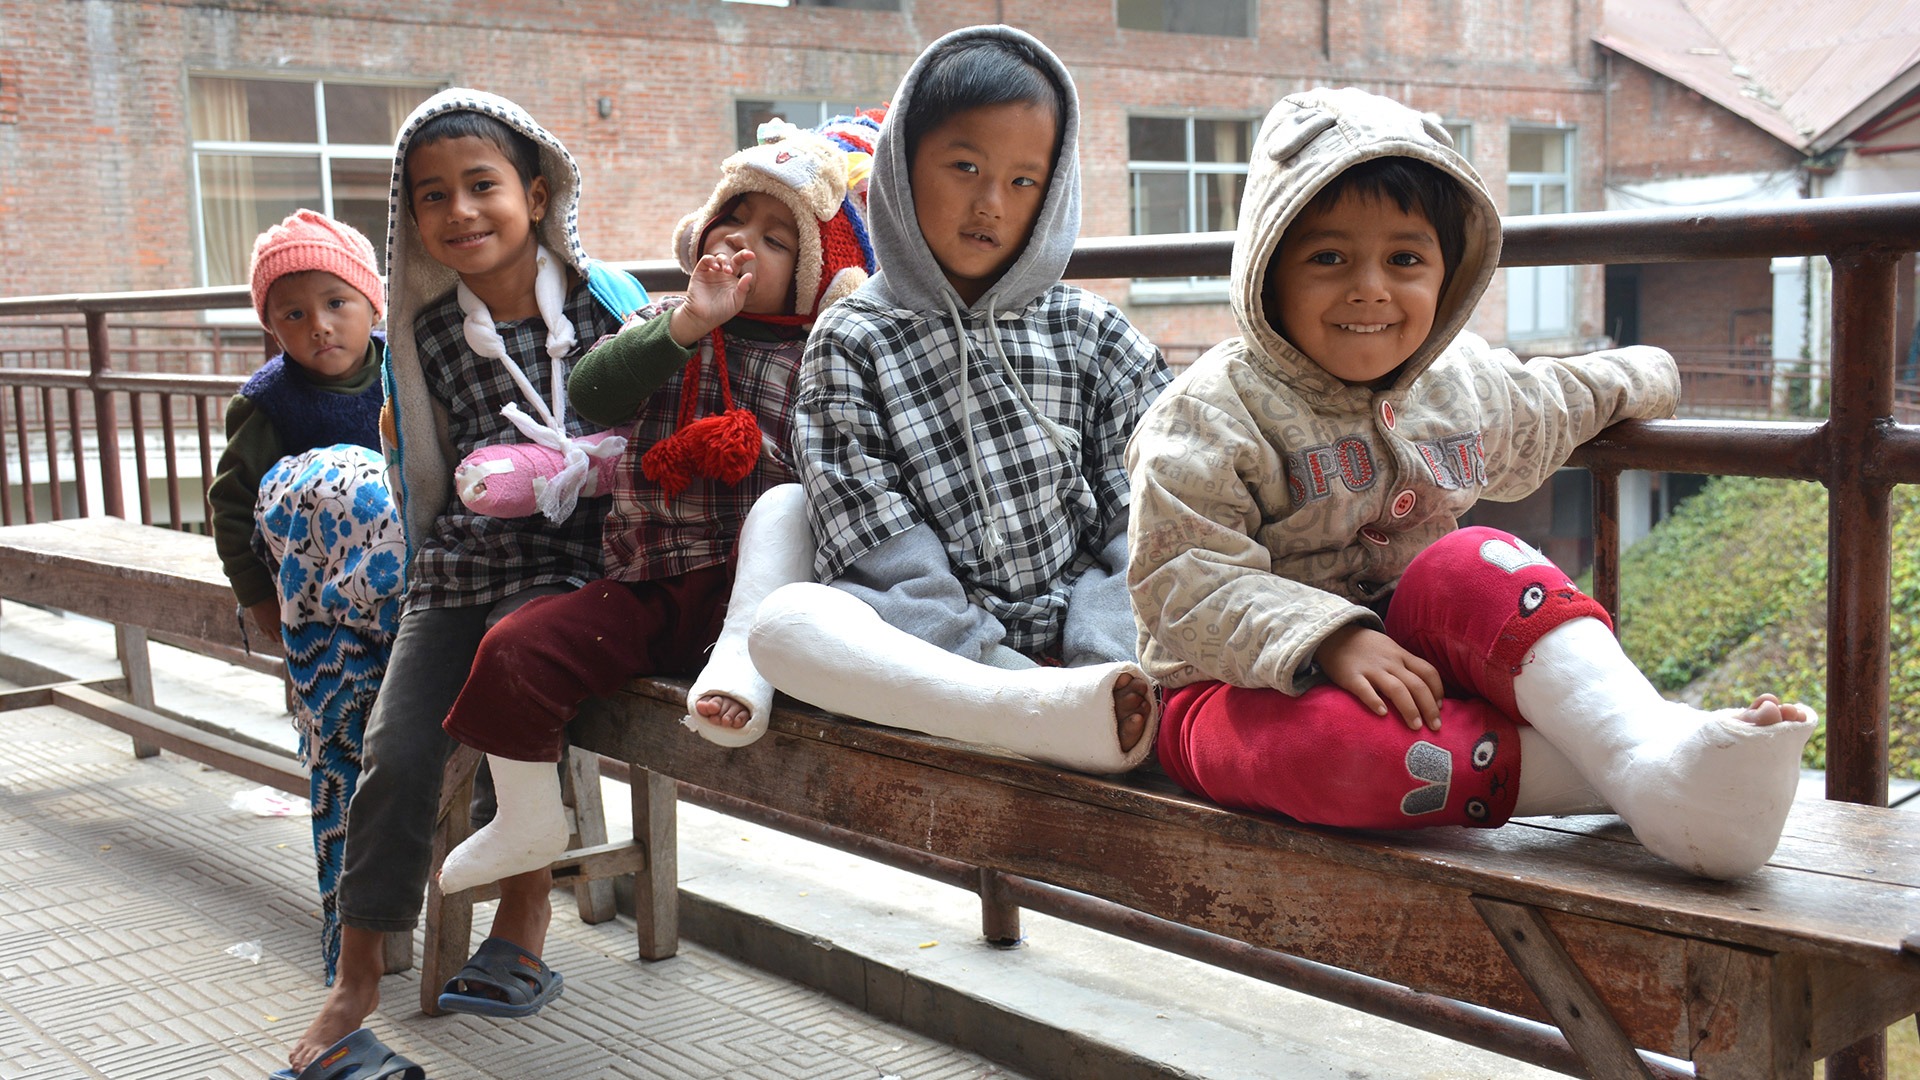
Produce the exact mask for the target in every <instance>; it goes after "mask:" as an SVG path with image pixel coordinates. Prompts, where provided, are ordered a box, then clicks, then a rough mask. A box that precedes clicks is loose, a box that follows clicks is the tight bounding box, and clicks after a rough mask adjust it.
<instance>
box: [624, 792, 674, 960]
mask: <svg viewBox="0 0 1920 1080" xmlns="http://www.w3.org/2000/svg"><path fill="white" fill-rule="evenodd" d="M630 783H631V784H632V792H633V839H634V842H635V843H638V844H641V845H643V846H644V847H645V848H646V856H647V864H646V867H645V869H644V870H643V871H642V872H640V873H638V874H635V875H634V876H633V921H634V929H635V934H636V936H637V937H638V938H639V945H640V959H642V960H665V959H666V958H667V957H669V956H672V955H673V954H675V953H677V952H679V951H680V852H679V847H678V843H679V840H678V837H677V831H678V827H677V823H678V814H679V804H678V803H677V802H676V799H677V797H678V796H677V792H676V790H675V784H674V782H673V778H672V777H670V776H662V775H660V774H659V773H656V772H653V771H651V770H648V769H643V768H641V767H640V766H639V765H634V766H633V773H632V777H631V779H630Z"/></svg>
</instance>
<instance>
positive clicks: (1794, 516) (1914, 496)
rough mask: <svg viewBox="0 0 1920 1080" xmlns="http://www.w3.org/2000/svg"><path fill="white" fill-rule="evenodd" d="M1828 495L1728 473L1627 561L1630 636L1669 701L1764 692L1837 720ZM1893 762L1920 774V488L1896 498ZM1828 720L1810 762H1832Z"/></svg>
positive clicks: (1728, 701)
mask: <svg viewBox="0 0 1920 1080" xmlns="http://www.w3.org/2000/svg"><path fill="white" fill-rule="evenodd" d="M1826 541H1827V498H1826V490H1825V489H1824V488H1822V487H1820V486H1819V485H1818V484H1810V483H1804V482H1799V481H1791V480H1762V479H1756V478H1752V477H1720V478H1717V479H1715V480H1713V481H1711V482H1710V483H1708V484H1707V486H1706V487H1705V488H1704V489H1703V490H1702V491H1701V493H1700V494H1699V495H1697V496H1695V497H1694V498H1692V499H1689V500H1687V501H1686V502H1685V503H1683V504H1682V505H1681V506H1680V507H1679V508H1678V509H1677V510H1676V511H1675V512H1674V513H1673V514H1672V515H1671V516H1670V517H1668V518H1667V519H1666V520H1665V521H1663V522H1661V523H1660V524H1659V526H1657V527H1656V528H1655V529H1654V530H1653V532H1652V533H1651V534H1649V535H1648V536H1647V538H1646V539H1644V540H1642V541H1641V542H1640V543H1638V544H1635V545H1634V546H1633V548H1632V549H1630V550H1629V551H1628V552H1627V553H1626V555H1625V556H1624V557H1623V558H1622V560H1621V598H1620V599H1621V603H1620V606H1621V618H1620V637H1621V644H1622V645H1623V646H1624V647H1625V648H1626V651H1627V655H1628V656H1630V657H1632V658H1633V660H1634V662H1635V663H1636V664H1638V665H1639V666H1640V669H1641V670H1642V671H1645V672H1646V673H1647V675H1648V677H1649V678H1651V679H1652V680H1653V682H1654V685H1656V686H1658V687H1659V688H1660V689H1661V690H1662V691H1663V692H1665V693H1666V694H1667V695H1668V696H1670V697H1679V698H1684V699H1686V700H1690V701H1696V702H1698V703H1699V704H1700V705H1702V706H1703V707H1706V708H1727V707H1732V706H1737V705H1745V704H1747V703H1748V702H1750V701H1752V700H1753V698H1754V697H1755V695H1757V694H1760V693H1763V692H1771V693H1774V694H1778V695H1779V696H1780V698H1781V699H1782V700H1784V701H1801V702H1805V703H1806V704H1807V705H1809V706H1811V707H1813V708H1814V709H1816V710H1819V711H1820V713H1821V715H1822V716H1823V717H1824V716H1825V714H1826V704H1827V702H1826V695H1827V655H1826V652H1827V640H1826V639H1827V624H1826V606H1827V587H1826V577H1827V559H1826V549H1827V543H1826ZM1892 578H1893V582H1892V584H1893V588H1892V624H1891V641H1890V644H1891V648H1890V654H1891V663H1890V678H1889V680H1888V683H1889V685H1888V697H1889V701H1890V708H1889V720H1890V723H1889V727H1890V729H1891V730H1890V735H1889V747H1890V750H1889V760H1890V762H1891V765H1892V773H1893V775H1895V776H1907V777H1914V778H1920V490H1916V489H1914V488H1911V487H1901V488H1897V489H1895V491H1894V495H1893V574H1892ZM1825 734H1826V733H1825V725H1824V723H1823V724H1822V728H1821V730H1820V731H1819V732H1817V733H1816V734H1815V735H1814V738H1813V740H1812V741H1811V742H1810V743H1809V744H1808V748H1807V759H1806V760H1807V764H1808V765H1809V766H1811V767H1813V768H1824V767H1825V765H1826V738H1825Z"/></svg>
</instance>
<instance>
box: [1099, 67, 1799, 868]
mask: <svg viewBox="0 0 1920 1080" xmlns="http://www.w3.org/2000/svg"><path fill="white" fill-rule="evenodd" d="M1241 223H1242V225H1241V232H1240V235H1239V237H1238V239H1237V241H1236V243H1235V246H1234V255H1233V271H1232V283H1233V285H1232V292H1233V307H1234V314H1235V317H1236V320H1237V321H1238V323H1239V325H1240V329H1241V336H1240V337H1238V338H1235V339H1232V340H1229V341H1227V342H1224V343H1222V344H1221V345H1219V346H1217V347H1216V348H1214V349H1213V350H1211V351H1210V352H1209V353H1208V354H1207V355H1206V356H1204V357H1202V358H1201V359H1200V360H1199V361H1198V362H1196V363H1195V364H1194V365H1193V366H1192V367H1191V368H1190V369H1189V370H1188V371H1186V372H1185V373H1184V374H1182V375H1181V376H1180V377H1179V378H1178V379H1177V380H1176V381H1175V382H1174V384H1173V385H1172V386H1171V387H1170V388H1169V389H1168V391H1167V392H1166V393H1165V394H1164V395H1162V396H1161V397H1160V398H1159V400H1158V401H1157V402H1156V403H1155V404H1154V405H1153V406H1152V407H1151V408H1150V409H1149V410H1148V412H1147V413H1146V415H1145V416H1144V417H1143V418H1142V421H1141V423H1140V426H1139V428H1138V430H1137V431H1136V432H1135V434H1134V436H1133V439H1132V441H1131V443H1130V445H1129V448H1128V468H1129V475H1130V482H1131V486H1132V519H1131V524H1130V541H1129V546H1130V552H1129V557H1130V563H1129V565H1130V571H1129V585H1130V589H1131V594H1132V598H1133V604H1134V611H1135V615H1136V616H1137V618H1138V620H1139V622H1140V626H1141V636H1140V657H1141V663H1142V666H1143V667H1144V668H1145V669H1146V671H1147V673H1148V674H1149V675H1150V676H1152V677H1153V678H1155V679H1156V680H1158V681H1159V682H1160V683H1161V685H1162V687H1163V688H1165V689H1166V690H1167V699H1166V702H1165V705H1164V709H1163V715H1162V723H1161V727H1160V731H1159V737H1158V745H1157V749H1158V754H1159V758H1160V762H1161V764H1162V766H1163V767H1164V768H1165V769H1166V771H1167V772H1168V774H1169V775H1171V776H1172V777H1173V778H1174V779H1175V780H1177V781H1178V782H1179V783H1181V784H1182V785H1183V786H1184V787H1186V788H1188V789H1189V790H1192V791H1194V792H1196V793H1198V794H1201V795H1204V796H1207V797H1208V798H1211V799H1214V800H1215V801H1217V802H1220V803H1222V804H1225V805H1233V806H1241V807H1247V808H1253V809H1261V810H1270V811H1276V812H1279V813H1283V814H1286V815H1288V816H1291V817H1294V818H1297V819H1300V820H1303V821H1311V822H1316V823H1322V824H1332V825H1343V826H1353V827H1361V828H1389V829H1391V828H1417V827H1421V826H1426V825H1440V824H1458V825H1478V826H1495V825H1499V824H1501V823H1503V822H1505V821H1506V820H1507V819H1508V818H1509V817H1511V816H1514V815H1528V814H1543V813H1580V812H1588V813H1591V812H1608V811H1617V812H1618V813H1620V814H1621V815H1622V816H1623V817H1625V818H1626V820H1627V822H1628V824H1629V825H1631V826H1632V827H1633V829H1634V831H1635V833H1636V834H1637V835H1638V836H1639V838H1640V839H1641V841H1642V842H1643V843H1644V844H1645V845H1646V846H1647V847H1648V848H1649V849H1650V850H1652V851H1654V852H1655V853H1656V854H1658V855H1660V856H1661V857H1663V858H1665V859H1667V860H1669V861H1671V862H1674V863H1676V864H1678V865H1680V866H1683V867H1685V868H1687V869H1690V870H1692V871H1694V872H1696V873H1701V874H1705V875H1708V876H1712V877H1735V876H1739V875H1742V874H1746V873H1749V872H1751V871H1752V870H1754V869H1757V868H1758V867H1759V866H1760V865H1761V864H1762V863H1764V862H1765V861H1766V859H1767V858H1768V857H1769V856H1770V855H1771V854H1772V852H1773V849H1774V846H1775V845H1776V844H1777V842H1778V839H1779V834H1780V830H1781V827H1782V826H1783V824H1784V821H1785V815H1786V811H1787V808H1788V806H1789V805H1790V803H1791V801H1792V795H1793V791H1794V787H1795V783H1796V780H1797V766H1798V760H1799V750H1800V747H1801V746H1802V744H1804V742H1805V741H1806V739H1807V736H1808V735H1809V734H1810V733H1811V731H1812V728H1813V725H1814V720H1813V715H1812V713H1811V711H1810V710H1807V709H1805V708H1804V707H1801V706H1797V705H1781V704H1779V703H1778V702H1777V701H1776V700H1774V699H1773V698H1772V697H1771V695H1767V696H1764V697H1762V698H1761V699H1760V700H1759V701H1756V702H1755V703H1754V705H1753V706H1752V707H1751V708H1749V709H1743V710H1730V711H1727V712H1722V713H1701V712H1698V711H1696V710H1693V709H1690V708H1687V707H1685V706H1682V705H1679V704H1675V703H1671V702H1667V701H1665V700H1664V699H1662V698H1661V697H1660V696H1659V694H1658V693H1657V692H1656V691H1655V690H1654V689H1653V687H1652V686H1651V685H1650V684H1649V683H1648V682H1647V680H1646V679H1645V678H1644V677H1643V676H1641V675H1640V673H1639V672H1638V671H1637V670H1635V669H1634V667H1633V665H1632V664H1631V662H1629V661H1628V660H1627V659H1626V657H1625V655H1624V654H1623V653H1622V652H1621V651H1620V649H1619V646H1618V644H1617V643H1616V642H1615V640H1614V638H1613V636H1612V634H1611V633H1610V628H1611V623H1610V621H1609V620H1608V617H1607V613H1606V612H1605V610H1604V609H1602V608H1601V606H1600V605H1599V604H1598V603H1596V602H1595V601H1593V600H1592V599H1591V598H1589V597H1587V596H1585V595H1583V594H1581V593H1580V592H1579V591H1578V590H1577V589H1576V588H1575V587H1574V585H1573V583H1572V582H1571V581H1570V580H1569V579H1568V577H1567V575H1566V574H1565V573H1564V572H1562V571H1560V570H1559V569H1558V568H1556V567H1554V566H1553V565H1552V563H1551V562H1550V561H1548V560H1547V559H1546V557H1545V556H1543V555H1541V554H1540V552H1538V551H1537V550H1535V549H1534V548H1532V547H1531V546H1529V545H1528V544H1527V543H1526V542H1525V541H1523V540H1521V539H1519V538H1518V537H1514V536H1512V535H1509V534H1506V533H1502V532H1498V531H1496V530H1492V529H1485V528H1469V529H1460V528H1459V520H1458V519H1459V517H1460V515H1461V514H1464V513H1465V512H1466V511H1467V509H1468V508H1469V507H1471V506H1472V505H1473V504H1474V502H1476V501H1477V500H1478V499H1480V498H1482V497H1486V498H1491V499H1498V500H1514V499H1519V498H1522V497H1524V496H1526V495H1527V494H1528V493H1530V492H1532V491H1533V490H1535V489H1536V488H1538V487H1539V486H1540V485H1541V484H1542V483H1544V482H1545V481H1546V480H1547V479H1548V478H1549V477H1551V476H1552V475H1553V473H1554V471H1555V470H1556V469H1558V468H1559V467H1560V466H1561V465H1562V464H1564V463H1565V461H1566V459H1567V457H1568V455H1569V454H1571V452H1572V451H1573V449H1574V447H1576V446H1577V445H1579V444H1580V443H1581V442H1583V441H1585V440H1587V439H1590V438H1592V437H1593V436H1594V435H1596V434H1598V433H1599V432H1600V431H1601V430H1602V429H1603V428H1605V427H1606V426H1607V425H1609V424H1612V423H1614V422H1616V421H1619V420H1625V419H1630V418H1657V417H1663V416H1669V415H1671V414H1672V412H1673V409H1674V404H1675V401H1676V399H1677V397H1678V389H1679V385H1678V384H1679V379H1678V375H1677V373H1676V370H1675V367H1674V363H1673V360H1672V358H1671V357H1670V356H1668V355H1667V354H1666V353H1665V352H1662V351H1661V350H1659V349H1654V348H1648V347H1642V346H1634V347H1627V348H1621V349H1613V350H1607V351H1603V352H1598V353H1592V354H1589V355H1585V356H1576V357H1571V358H1567V359H1555V358H1535V359H1532V360H1529V361H1526V362H1522V361H1521V360H1519V359H1518V358H1517V357H1515V356H1514V354H1512V353H1511V352H1509V351H1507V350H1505V349H1494V348H1491V347H1490V346H1489V345H1488V344H1487V343H1486V342H1485V341H1483V340H1481V339H1480V338H1478V337H1476V336H1474V335H1473V334H1470V333H1467V332H1465V330H1464V327H1465V325H1466V323H1467V320H1468V318H1469V317H1470V316H1471V314H1472V311H1473V307H1474V304H1475V303H1476V302H1477V301H1478V300H1479V298H1480V296H1481V294H1482V293H1483V292H1484V291H1485V289H1486V286H1487V283H1488V281H1489V280H1490V279H1491V277H1492V275H1493V272H1494V270H1495V268H1496V267H1497V265H1498V263H1499V250H1500V219H1499V215H1498V211H1497V210H1496V209H1495V207H1494V205H1493V202H1492V200H1491V199H1490V198H1489V197H1488V195H1487V193H1486V190H1485V189H1484V187H1483V186H1482V185H1481V183H1480V180H1479V177H1478V176H1477V175H1476V174H1475V173H1474V171H1473V169H1472V167H1471V166H1469V165H1468V164H1467V163H1466V161H1465V160H1464V159H1463V158H1461V157H1460V156H1459V154H1457V153H1456V152H1455V151H1454V149H1453V147H1452V144H1451V142H1450V140H1449V139H1448V137H1447V135H1446V133H1445V131H1444V129H1442V128H1441V127H1440V126H1439V124H1438V122H1437V121H1434V120H1433V119H1432V118H1430V117H1424V116H1422V115H1420V114H1419V113H1416V112H1414V111H1413V110H1411V109H1408V108H1406V107H1405V106H1403V105H1400V104H1398V103H1396V102H1393V101H1389V100H1387V99H1385V98H1379V97H1375V96H1372V95H1369V94H1365V93H1362V92H1360V91H1358V90H1351V89H1348V90H1315V91H1309V92H1307V93H1303V94H1298V95H1294V96H1292V97H1289V98H1287V99H1285V100H1283V101H1281V102H1280V103H1279V104H1278V105H1276V106H1275V107H1274V109H1273V111H1272V113H1271V114H1270V115H1269V117H1268V118H1267V121H1266V123H1265V125H1264V126H1263V127H1262V129H1261V133H1260V137H1259V141H1258V143H1257V145H1256V146H1255V148H1254V153H1253V164H1252V166H1251V169H1250V173H1249V177H1248V186H1247V192H1246V196H1245V199H1244V200H1243V203H1242V208H1241ZM1523 762H1524V765H1523Z"/></svg>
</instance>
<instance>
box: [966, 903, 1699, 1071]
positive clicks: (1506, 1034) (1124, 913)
mask: <svg viewBox="0 0 1920 1080" xmlns="http://www.w3.org/2000/svg"><path fill="white" fill-rule="evenodd" d="M1001 888H1002V889H1003V890H1004V892H1005V893H1006V895H1007V896H1008V897H1009V898H1010V899H1012V900H1015V901H1018V902H1019V903H1020V904H1021V905H1022V906H1023V907H1026V908H1028V909H1030V910H1033V911H1037V912H1041V913H1043V914H1047V915H1051V916H1053V917H1055V918H1058V919H1065V920H1067V921H1068V922H1074V923H1079V924H1081V925H1083V926H1091V927H1094V928H1096V929H1099V930H1103V931H1106V932H1107V933H1110V934H1113V935H1115V936H1117V937H1123V938H1126V939H1128V940H1129V941H1137V942H1140V943H1142V944H1145V945H1151V946H1153V947H1155V948H1158V949H1164V950H1165V951H1167V952H1170V953H1176V954H1178V955H1180V956H1185V957H1187V958H1189V959H1192V960H1198V961H1200V962H1201V963H1204V964H1211V965H1213V966H1214V967H1218V968H1224V969H1226V970H1228V971H1234V972H1238V973H1239V974H1242V975H1247V976H1250V977H1252V978H1255V979H1259V980H1261V981H1263V982H1270V983H1273V984H1274V985H1276V986H1284V987H1286V988H1288V989H1290V990H1297V991H1299V992H1301V993H1304V994H1309V995H1312V996H1313V997H1317V998H1321V999H1323V1000H1326V1001H1331V1002H1334V1003H1336V1004H1339V1005H1344V1006H1346V1007H1348V1008H1350V1009H1358V1010H1360V1011H1362V1012H1365V1013H1369V1014H1371V1015H1374V1016H1378V1017H1382V1018H1384V1019H1388V1020H1392V1021H1394V1022H1396V1023H1401V1024H1406V1025H1408V1026H1409V1027H1416V1028H1419V1029H1421V1030H1422V1031H1430V1032H1433V1033H1434V1034H1436V1035H1441V1036H1444V1037H1446V1038H1449V1039H1453V1040H1454V1041H1456V1042H1463V1043H1467V1044H1469V1045H1472V1046H1478V1047H1480V1048H1481V1049H1483V1050H1491V1051H1493V1052H1495V1053H1498V1054H1504V1055H1506V1056H1508V1057H1511V1058H1515V1059H1517V1060H1520V1061H1525V1062H1528V1063H1530V1064H1533V1065H1538V1066H1540V1067H1541V1068H1545V1069H1552V1070H1554V1071H1556V1072H1563V1073H1567V1074H1569V1075H1572V1076H1584V1075H1585V1074H1586V1066H1585V1065H1583V1064H1582V1063H1581V1061H1580V1059H1579V1057H1578V1055H1576V1054H1575V1053H1574V1052H1573V1047H1571V1046H1569V1045H1568V1044H1567V1041H1566V1038H1565V1037H1564V1036H1562V1035H1561V1034H1560V1033H1559V1032H1558V1031H1557V1030H1555V1029H1554V1028H1552V1027H1550V1026H1548V1025H1546V1024H1540V1023H1536V1022H1534V1021H1531V1020H1526V1019H1523V1018H1520V1017H1513V1016H1508V1015H1506V1014H1504V1013H1497V1012H1494V1011H1493V1010H1491V1009H1483V1008H1481V1007H1480V1006H1478V1005H1470V1004H1468V1003H1466V1002H1464V1001H1455V1000H1454V999H1452V998H1445V997H1440V996H1438V995H1435V994H1423V993H1420V992H1419V991H1417V990H1411V989H1408V988H1407V987H1404V986H1399V985H1396V984H1394V983H1389V982H1385V981H1383V980H1380V979H1375V978H1372V977H1370V976H1366V975H1359V974H1355V973H1353V972H1350V971H1345V970H1343V969H1341V968H1336V967H1329V966H1327V965H1325V964H1320V963H1315V962H1314V961H1312V960H1306V959H1302V958H1300V957H1297V956H1290V955H1288V954H1286V953H1281V952H1275V951H1273V950H1272V949H1263V948H1260V947H1259V946H1256V945H1248V944H1246V943H1245V942H1241V941H1236V940H1234V939H1232V938H1228V937H1222V936H1220V935H1218V934H1211V933H1208V932H1206V931H1204V930H1195V929H1193V928H1192V927H1187V926H1182V925H1180V924H1179V923H1175V922H1169V921H1167V920H1165V919H1161V918H1156V917H1155V916H1152V915H1147V914H1144V913H1142V912H1138V911H1134V910H1133V909H1132V908H1128V907H1122V906H1121V905H1119V904H1115V903H1113V902H1111V901H1107V900H1101V899H1098V898H1096V897H1092V896H1088V895H1086V894H1084V893H1077V892H1074V891H1072V890H1070V889H1062V888H1060V887H1059V886H1056V885H1049V884H1046V883H1045V882H1041V881H1033V880H1030V879H1028V878H1022V877H1015V876H1012V875H1002V881H1001ZM1641 1061H1642V1062H1643V1063H1645V1064H1646V1065H1647V1068H1648V1071H1649V1072H1651V1073H1652V1074H1653V1075H1654V1076H1656V1077H1659V1078H1661V1080H1680V1078H1683V1077H1692V1076H1693V1073H1692V1071H1691V1070H1688V1071H1681V1070H1678V1069H1675V1068H1672V1067H1671V1066H1668V1065H1666V1064H1665V1063H1664V1062H1663V1061H1661V1060H1660V1059H1658V1058H1648V1057H1647V1056H1646V1055H1644V1054H1643V1055H1641Z"/></svg>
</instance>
